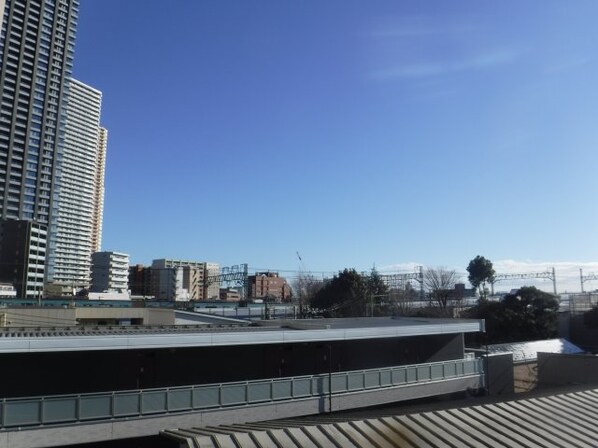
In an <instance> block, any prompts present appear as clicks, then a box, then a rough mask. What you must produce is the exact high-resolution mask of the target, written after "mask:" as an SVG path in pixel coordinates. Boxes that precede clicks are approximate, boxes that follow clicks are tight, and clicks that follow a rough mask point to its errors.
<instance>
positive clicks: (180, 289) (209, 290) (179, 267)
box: [151, 258, 220, 301]
mask: <svg viewBox="0 0 598 448" xmlns="http://www.w3.org/2000/svg"><path fill="white" fill-rule="evenodd" d="M219 272H220V265H219V264H217V263H206V262H201V261H189V260H173V259H166V258H162V259H157V260H153V262H152V280H151V282H152V295H153V296H154V297H155V298H156V299H160V300H174V301H188V300H209V299H214V300H218V297H219V295H220V283H219V282H212V281H209V280H208V277H210V276H213V275H218V273H219Z"/></svg>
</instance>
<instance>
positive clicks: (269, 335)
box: [0, 318, 483, 353]
mask: <svg viewBox="0 0 598 448" xmlns="http://www.w3.org/2000/svg"><path fill="white" fill-rule="evenodd" d="M319 321H321V322H322V324H323V325H324V327H323V328H322V326H319V327H317V328H315V329H304V330H302V329H293V328H287V327H269V326H264V327H244V328H243V327H241V328H238V327H217V328H208V329H204V328H198V327H195V326H184V327H183V329H179V327H176V326H173V327H151V328H143V327H140V328H133V327H110V328H106V327H92V328H85V329H83V330H82V329H81V328H78V327H77V328H70V329H69V328H66V329H65V328H49V329H48V328H30V329H20V330H12V329H11V330H6V331H4V332H0V353H24V352H56V351H85V350H131V349H155V348H181V347H210V346H234V345H255V344H284V343H298V342H320V341H322V342H327V341H343V340H358V339H377V338H391V337H408V336H421V335H434V334H454V333H470V332H478V331H481V330H482V329H483V321H479V320H454V321H453V320H443V319H439V320H434V319H427V320H423V321H417V320H415V321H413V320H411V321H409V322H408V323H407V322H404V321H402V320H393V319H390V318H389V319H386V321H387V323H388V322H392V323H394V325H390V324H388V325H375V324H374V322H378V323H381V322H382V320H373V321H370V322H371V324H368V320H364V321H361V322H360V325H350V326H348V327H347V328H340V327H338V328H326V324H325V320H324V319H319ZM278 325H280V322H279V323H278Z"/></svg>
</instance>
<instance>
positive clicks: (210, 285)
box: [204, 263, 220, 300]
mask: <svg viewBox="0 0 598 448" xmlns="http://www.w3.org/2000/svg"><path fill="white" fill-rule="evenodd" d="M218 274H220V265H219V264H218V263H206V270H205V277H206V282H205V285H206V287H205V290H204V297H205V299H206V300H218V298H219V297H220V282H219V281H214V278H215V277H216V276H217V275H218ZM210 277H211V278H210Z"/></svg>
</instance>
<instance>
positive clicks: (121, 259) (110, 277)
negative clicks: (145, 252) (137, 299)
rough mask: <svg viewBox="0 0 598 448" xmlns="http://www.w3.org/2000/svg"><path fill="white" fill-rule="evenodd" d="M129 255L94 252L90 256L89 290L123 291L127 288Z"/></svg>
mask: <svg viewBox="0 0 598 448" xmlns="http://www.w3.org/2000/svg"><path fill="white" fill-rule="evenodd" d="M128 278H129V256H128V255H127V254H123V253H120V252H110V251H106V252H96V253H94V254H93V255H92V256H91V288H90V291H91V292H110V291H114V292H125V291H128V289H129V281H128Z"/></svg>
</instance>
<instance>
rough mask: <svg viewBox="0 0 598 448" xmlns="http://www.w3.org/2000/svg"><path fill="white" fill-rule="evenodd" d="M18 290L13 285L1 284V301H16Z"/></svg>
mask: <svg viewBox="0 0 598 448" xmlns="http://www.w3.org/2000/svg"><path fill="white" fill-rule="evenodd" d="M16 297H17V290H16V289H15V287H14V285H13V284H12V283H0V299H15V298H16Z"/></svg>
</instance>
